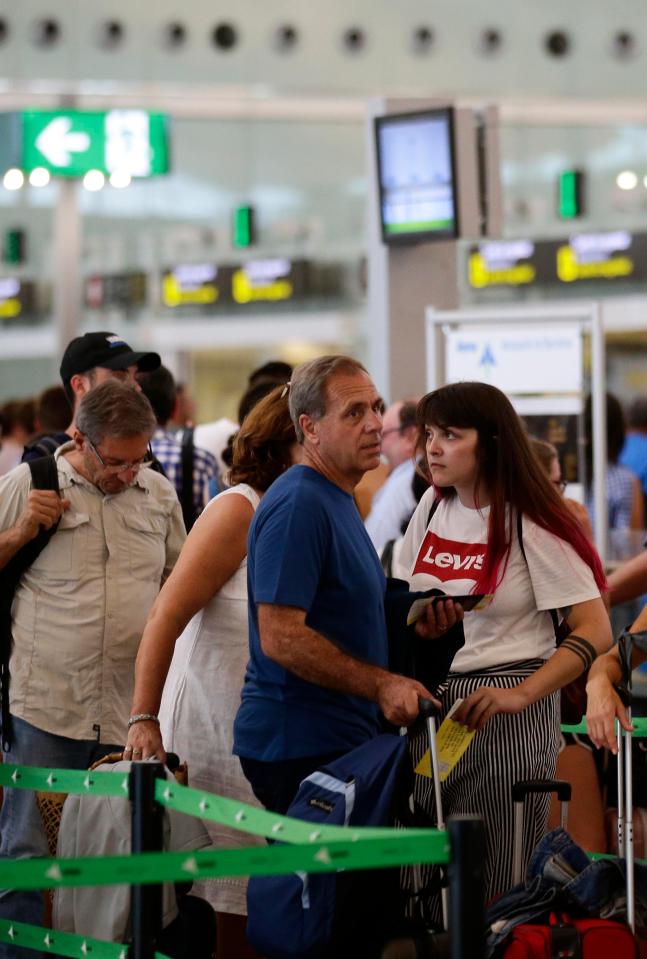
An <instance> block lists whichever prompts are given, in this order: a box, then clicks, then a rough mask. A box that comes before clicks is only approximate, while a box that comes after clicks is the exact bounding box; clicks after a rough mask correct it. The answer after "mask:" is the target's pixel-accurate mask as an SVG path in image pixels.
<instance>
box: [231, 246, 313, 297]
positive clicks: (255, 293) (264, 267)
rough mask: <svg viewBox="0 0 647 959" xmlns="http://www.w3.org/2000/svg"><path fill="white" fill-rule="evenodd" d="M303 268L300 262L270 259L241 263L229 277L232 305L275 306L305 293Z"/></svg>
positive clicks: (302, 262)
mask: <svg viewBox="0 0 647 959" xmlns="http://www.w3.org/2000/svg"><path fill="white" fill-rule="evenodd" d="M305 280H306V269H305V263H304V261H302V260H288V259H286V258H285V257H274V258H272V259H268V260H251V261H250V262H249V263H244V264H242V265H241V266H240V267H238V268H237V269H236V270H234V274H233V276H232V281H231V294H232V298H233V300H234V302H235V303H276V302H278V301H281V300H293V299H296V298H298V297H299V296H303V294H304V293H305V286H306V283H305Z"/></svg>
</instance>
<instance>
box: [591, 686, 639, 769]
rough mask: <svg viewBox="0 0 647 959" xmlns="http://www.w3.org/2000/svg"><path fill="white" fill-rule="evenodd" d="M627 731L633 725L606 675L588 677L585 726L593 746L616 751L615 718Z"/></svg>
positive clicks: (629, 730)
mask: <svg viewBox="0 0 647 959" xmlns="http://www.w3.org/2000/svg"><path fill="white" fill-rule="evenodd" d="M616 718H617V719H618V721H619V723H620V725H621V726H622V728H623V729H626V730H627V732H631V730H632V729H633V726H632V725H631V723H630V721H629V717H628V716H627V710H626V709H625V707H624V705H623V703H622V700H621V699H620V697H619V696H618V694H617V692H616V691H615V689H614V688H613V686H612V685H611V683H610V681H609V680H608V679H607V677H606V676H602V675H598V676H595V677H594V678H593V677H592V678H590V679H589V681H588V683H587V684H586V728H587V732H588V734H589V737H590V739H591V741H592V742H593V744H594V745H595V746H598V747H600V746H604V747H606V748H607V749H610V750H611V752H612V753H617V752H618V742H617V739H616V728H615V720H616Z"/></svg>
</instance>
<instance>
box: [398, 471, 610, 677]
mask: <svg viewBox="0 0 647 959" xmlns="http://www.w3.org/2000/svg"><path fill="white" fill-rule="evenodd" d="M434 495H435V494H434V490H433V488H431V489H429V490H428V491H427V492H426V493H425V494H424V496H423V497H422V499H421V501H420V503H419V505H418V508H417V509H416V511H415V513H414V514H413V516H412V518H411V522H410V523H409V526H408V529H407V531H406V533H405V536H404V541H403V543H402V549H401V551H400V555H399V557H398V568H397V569H396V570H394V575H395V576H400V577H401V578H402V579H406V580H408V582H409V585H410V588H411V589H412V590H425V589H432V588H436V589H442V590H443V591H444V592H446V593H447V594H448V595H454V596H456V595H461V594H466V593H471V592H472V590H473V587H474V584H475V582H476V578H477V576H478V571H479V570H480V569H481V568H482V567H483V562H484V559H485V554H486V550H487V545H486V541H487V523H488V517H489V512H490V510H489V507H486V508H484V509H482V510H480V511H479V510H476V509H468V508H467V507H465V506H463V505H462V504H461V502H460V500H459V498H458V496H453V497H452V498H451V499H444V500H441V502H440V503H439V505H438V507H437V509H436V511H435V513H434V515H433V517H432V520H431V523H430V525H429V528H428V529H427V519H428V517H429V512H430V509H431V506H432V503H433V500H434ZM523 546H524V550H525V553H526V558H525V559H524V556H523V553H522V552H521V548H520V545H519V537H518V535H517V526H516V522H514V523H513V531H512V547H511V550H510V559H509V562H508V566H507V569H506V571H505V574H504V576H503V580H502V582H501V584H500V585H499V587H498V589H497V590H496V593H495V595H494V599H493V601H492V603H491V605H490V606H488V607H487V608H486V609H483V610H480V611H478V612H477V611H475V612H470V613H466V614H465V620H464V627H465V646H463V648H462V649H460V650H459V652H458V653H457V655H456V657H455V659H454V662H453V664H452V671H454V672H462V673H464V672H472V671H474V670H477V669H483V668H485V667H490V666H496V665H499V664H502V663H512V662H519V661H521V660H525V659H548V658H549V657H550V656H551V655H552V653H553V652H554V650H555V632H554V629H553V623H552V620H551V617H550V614H549V613H548V612H546V610H550V609H560V608H563V607H565V606H572V605H574V604H575V603H583V602H585V601H586V600H589V599H596V598H597V597H598V596H599V595H600V591H599V590H598V588H597V586H596V584H595V579H594V577H593V573H592V571H591V570H590V568H589V567H588V566H587V565H586V563H585V562H584V561H583V560H582V559H580V557H579V556H578V555H577V553H576V552H575V550H574V549H573V547H572V546H571V545H570V544H569V543H567V542H565V541H564V540H562V539H560V538H559V537H557V536H554V535H553V534H552V533H549V532H547V531H546V530H544V529H542V528H541V527H540V526H537V524H536V523H533V522H532V521H531V520H529V519H528V518H527V517H525V516H524V517H523ZM430 642H442V639H440V640H430Z"/></svg>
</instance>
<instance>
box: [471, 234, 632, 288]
mask: <svg viewBox="0 0 647 959" xmlns="http://www.w3.org/2000/svg"><path fill="white" fill-rule="evenodd" d="M645 279H647V233H629V232H628V231H627V230H609V231H605V232H603V233H602V232H600V233H572V234H571V235H570V236H569V237H568V238H565V239H563V240H529V239H519V240H491V241H484V242H482V243H479V244H478V245H474V246H472V247H470V250H469V253H468V257H467V280H468V283H469V285H470V287H471V288H472V289H473V290H484V289H487V288H488V287H508V288H510V287H516V288H523V287H528V286H544V285H558V286H561V285H562V284H563V283H569V284H573V283H576V284H577V283H590V282H594V283H595V282H597V283H619V282H622V281H627V280H628V281H636V280H641V281H643V280H645Z"/></svg>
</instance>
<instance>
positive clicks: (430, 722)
mask: <svg viewBox="0 0 647 959" xmlns="http://www.w3.org/2000/svg"><path fill="white" fill-rule="evenodd" d="M418 711H419V713H420V715H421V716H422V717H423V719H424V720H425V722H426V724H427V738H428V740H429V755H430V757H431V771H432V773H433V785H434V799H435V800H436V826H437V827H438V829H445V817H444V816H443V800H442V795H441V791H440V763H439V762H438V746H437V743H436V716H437V715H438V713H439V712H440V710H439V708H438V706H436V704H435V703H434V701H433V700H432V699H426V698H425V697H424V696H419V697H418ZM441 900H442V910H443V929H447V926H448V923H449V901H448V897H447V889H446V887H445V886H443V888H442V890H441Z"/></svg>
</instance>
